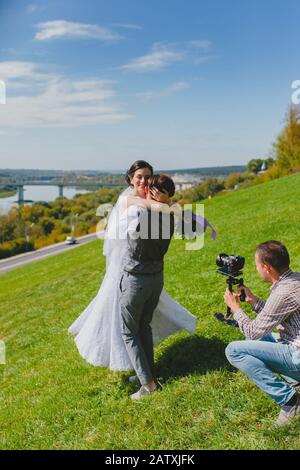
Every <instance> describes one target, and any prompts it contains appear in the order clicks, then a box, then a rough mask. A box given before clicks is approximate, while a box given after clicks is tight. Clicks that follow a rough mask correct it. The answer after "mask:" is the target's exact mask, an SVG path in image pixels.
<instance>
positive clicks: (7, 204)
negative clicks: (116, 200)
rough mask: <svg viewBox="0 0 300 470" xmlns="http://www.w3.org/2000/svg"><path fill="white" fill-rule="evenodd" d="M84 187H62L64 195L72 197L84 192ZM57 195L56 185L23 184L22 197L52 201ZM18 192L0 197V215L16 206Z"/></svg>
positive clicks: (85, 191)
mask: <svg viewBox="0 0 300 470" xmlns="http://www.w3.org/2000/svg"><path fill="white" fill-rule="evenodd" d="M88 192H90V191H87V190H86V189H81V188H79V189H76V188H64V197H67V198H69V199H70V198H72V197H74V196H75V194H79V193H80V194H86V193H88ZM57 197H58V187H57V186H24V199H26V200H31V201H34V202H35V201H46V202H50V201H54V200H55V199H56V198H57ZM17 200H18V194H16V195H15V196H11V197H4V198H0V215H1V214H2V215H3V214H6V213H7V212H8V211H9V210H10V209H11V208H12V207H13V206H17V204H16V201H17Z"/></svg>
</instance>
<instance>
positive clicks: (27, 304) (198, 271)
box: [0, 174, 300, 449]
mask: <svg viewBox="0 0 300 470" xmlns="http://www.w3.org/2000/svg"><path fill="white" fill-rule="evenodd" d="M299 201H300V174H295V175H292V176H289V177H286V178H282V179H280V180H276V181H273V182H271V183H268V184H264V185H260V186H254V187H251V188H248V189H245V190H241V191H237V192H234V193H228V194H226V195H223V196H219V197H216V198H214V199H212V200H210V201H206V202H205V215H206V217H207V218H208V219H209V220H210V221H211V222H212V223H213V225H214V226H215V228H216V229H217V240H216V241H213V240H212V239H211V237H210V233H207V234H206V236H205V246H204V248H203V249H202V250H201V251H186V250H185V249H184V248H185V242H184V241H176V240H175V241H173V242H172V245H171V248H170V250H169V253H168V255H167V258H166V267H165V288H166V289H167V291H168V292H169V293H170V294H171V295H172V296H173V297H174V298H175V299H176V300H177V301H179V302H180V303H181V304H183V305H184V306H185V307H186V308H188V309H189V310H190V311H191V312H192V313H194V314H195V315H196V316H197V317H198V319H199V322H198V328H197V334H196V335H193V336H191V335H188V334H187V333H185V332H183V333H181V334H179V335H176V336H173V337H170V338H168V339H167V340H165V341H164V342H163V343H162V344H160V345H159V346H158V347H157V348H156V360H157V365H158V375H159V376H160V377H162V380H163V383H164V387H163V390H162V391H160V392H158V393H156V394H154V395H153V396H151V397H149V398H147V399H145V400H144V401H143V402H141V403H138V404H137V403H132V402H131V401H130V399H129V398H128V397H129V393H130V392H132V391H133V390H134V388H132V386H128V385H125V384H124V381H123V380H122V377H123V376H124V375H126V374H124V373H113V372H110V371H109V370H107V369H105V368H94V367H92V366H89V365H87V364H86V363H85V362H84V361H83V360H82V359H81V358H80V356H79V355H78V353H77V350H76V347H75V345H74V342H73V339H72V338H71V337H70V336H68V334H67V328H68V326H69V325H70V324H71V323H72V322H73V320H74V319H75V318H76V317H77V316H78V315H79V313H80V312H81V311H82V310H83V309H84V308H85V307H86V305H87V304H88V303H89V302H90V301H91V299H92V298H93V296H94V295H96V293H97V290H98V287H99V284H100V282H101V279H102V277H103V275H104V270H105V259H104V258H103V256H102V251H101V250H102V242H101V241H96V242H92V243H90V244H88V245H85V246H83V247H79V248H78V249H76V250H73V251H72V252H69V253H66V254H63V255H59V256H56V257H53V258H50V259H47V260H43V261H40V262H37V263H34V264H31V265H29V266H26V267H23V268H20V269H17V270H15V271H12V272H10V273H7V274H6V275H3V276H1V278H0V305H1V310H0V325H1V327H0V328H1V329H0V339H3V340H5V343H6V348H7V364H6V365H5V366H3V365H2V366H0V379H1V391H0V406H1V409H0V448H2V449H20V448H21V449H30V448H34V449H46V448H51V449H76V448H77V449H78V448H79V449H299V448H300V438H299V431H300V423H299V421H298V422H296V423H294V424H293V425H292V426H291V427H289V428H288V429H285V430H280V431H277V430H275V429H274V428H273V427H272V423H273V420H274V419H275V417H276V415H277V413H278V409H277V408H276V406H275V405H274V404H273V402H271V401H270V400H269V399H268V397H266V396H265V395H264V394H262V393H261V392H260V391H259V390H258V389H257V388H256V387H255V386H254V385H253V384H251V383H250V381H249V380H248V379H247V378H246V377H245V376H243V375H242V374H241V373H235V372H234V371H233V370H232V368H231V367H230V366H229V364H228V363H227V361H226V358H225V356H224V350H225V347H226V345H227V344H228V342H229V341H231V340H234V339H240V338H242V335H241V334H240V332H239V331H237V330H235V329H231V328H229V327H227V326H224V325H222V324H219V323H218V322H216V321H215V319H214V317H213V313H214V312H216V311H224V310H225V307H224V304H223V291H224V288H225V279H224V278H223V277H222V276H219V275H218V274H216V265H215V258H216V256H217V255H218V253H219V252H228V253H235V254H240V255H243V256H245V257H246V265H245V270H244V278H245V283H246V284H247V285H249V286H251V287H252V288H253V289H254V291H255V292H256V293H257V294H259V295H261V296H263V297H265V296H267V295H268V285H266V284H263V283H262V282H261V281H260V280H259V278H258V275H257V274H256V272H255V266H254V259H253V252H254V249H255V246H256V245H257V244H258V243H260V242H262V241H265V240H267V239H271V238H272V239H279V240H281V241H282V242H283V243H285V244H286V245H287V247H288V248H289V251H290V255H291V259H292V268H293V269H294V270H300V249H299V248H300V243H299V240H300V210H299V207H300V203H299ZM245 310H247V311H248V312H249V308H248V306H245Z"/></svg>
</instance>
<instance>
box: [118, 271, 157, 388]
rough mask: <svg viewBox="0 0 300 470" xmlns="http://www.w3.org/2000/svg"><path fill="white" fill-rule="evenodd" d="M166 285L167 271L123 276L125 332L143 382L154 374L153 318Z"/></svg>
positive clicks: (121, 286)
mask: <svg viewBox="0 0 300 470" xmlns="http://www.w3.org/2000/svg"><path fill="white" fill-rule="evenodd" d="M162 288H163V271H161V272H159V273H154V274H135V273H129V272H127V271H124V273H123V275H122V277H121V280H120V314H121V333H122V337H123V340H124V343H125V346H126V350H127V352H128V355H129V358H130V360H131V363H132V367H133V368H134V370H135V372H136V374H137V376H138V378H139V380H140V382H141V384H142V385H145V384H148V383H150V382H151V381H152V380H153V376H154V351H153V337H152V328H151V325H150V323H151V321H152V317H153V312H154V310H155V308H156V306H157V304H158V301H159V296H160V294H161V291H162Z"/></svg>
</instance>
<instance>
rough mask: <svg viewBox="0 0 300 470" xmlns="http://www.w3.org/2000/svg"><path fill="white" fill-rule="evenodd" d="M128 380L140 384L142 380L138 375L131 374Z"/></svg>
mask: <svg viewBox="0 0 300 470" xmlns="http://www.w3.org/2000/svg"><path fill="white" fill-rule="evenodd" d="M127 380H128V382H129V383H130V384H140V381H139V378H138V376H137V375H131V376H130V377H128V379H127Z"/></svg>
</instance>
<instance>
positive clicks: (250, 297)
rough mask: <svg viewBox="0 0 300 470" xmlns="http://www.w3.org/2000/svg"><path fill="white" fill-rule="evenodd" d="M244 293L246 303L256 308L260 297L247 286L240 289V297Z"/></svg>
mask: <svg viewBox="0 0 300 470" xmlns="http://www.w3.org/2000/svg"><path fill="white" fill-rule="evenodd" d="M242 291H244V292H245V295H246V298H245V301H246V302H247V303H248V304H251V305H252V306H253V307H254V305H255V304H256V302H257V299H258V297H257V296H256V295H254V294H253V293H252V292H251V290H250V289H249V287H246V286H242V287H239V289H238V295H241V293H242Z"/></svg>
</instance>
